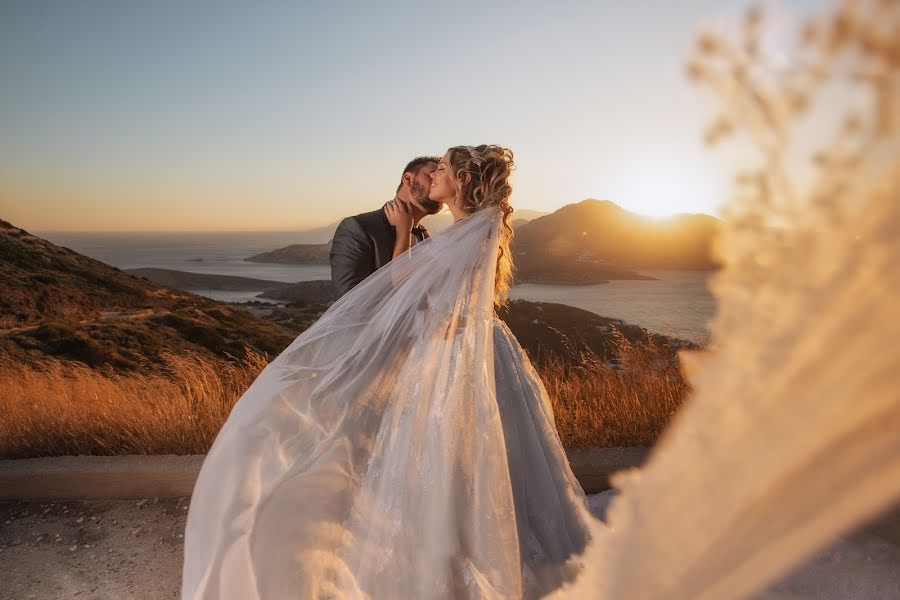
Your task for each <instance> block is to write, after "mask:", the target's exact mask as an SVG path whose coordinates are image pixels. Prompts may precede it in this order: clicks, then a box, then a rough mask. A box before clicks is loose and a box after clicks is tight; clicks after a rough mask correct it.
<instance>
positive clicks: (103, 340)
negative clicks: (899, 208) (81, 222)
mask: <svg viewBox="0 0 900 600" xmlns="http://www.w3.org/2000/svg"><path fill="white" fill-rule="evenodd" d="M0 256H2V257H3V260H2V261H0V358H6V359H11V360H13V361H26V362H40V361H41V359H42V358H43V357H46V356H53V357H57V358H60V359H64V360H78V361H81V362H84V363H86V364H88V365H91V366H111V367H115V368H123V369H144V368H156V367H158V366H160V365H161V364H163V362H164V359H163V355H164V353H166V352H174V353H179V352H188V351H190V352H196V353H198V354H200V355H202V356H208V357H210V358H214V359H227V358H228V357H229V356H230V355H233V356H242V355H243V354H244V351H245V350H246V349H251V350H254V351H256V352H259V353H267V354H269V355H273V354H276V353H278V352H279V351H281V349H283V348H284V347H285V346H286V345H287V344H288V343H290V341H291V340H292V339H293V338H294V337H295V335H296V332H295V331H293V330H291V329H290V328H287V327H284V326H282V325H280V324H277V323H272V322H268V321H264V320H261V319H257V318H255V317H253V316H251V315H250V314H249V313H247V312H245V311H242V310H240V309H237V308H234V307H231V306H229V305H227V304H222V303H219V302H216V301H213V300H209V299H206V298H202V297H200V296H196V295H194V294H191V293H188V292H184V291H179V290H176V289H172V288H168V287H164V286H161V285H157V284H154V283H152V282H150V281H148V280H145V279H141V278H138V277H134V276H132V275H129V274H128V273H125V272H123V271H121V270H119V269H117V268H115V267H111V266H109V265H107V264H104V263H102V262H99V261H96V260H93V259H91V258H88V257H86V256H83V255H81V254H78V253H77V252H73V251H72V250H69V249H67V248H63V247H60V246H56V245H54V244H52V243H50V242H48V241H46V240H44V239H41V238H39V237H37V236H34V235H31V234H29V233H28V232H27V231H24V230H22V229H19V228H17V227H14V226H13V225H11V224H10V223H7V222H6V221H2V220H0Z"/></svg>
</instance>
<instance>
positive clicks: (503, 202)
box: [449, 144, 515, 306]
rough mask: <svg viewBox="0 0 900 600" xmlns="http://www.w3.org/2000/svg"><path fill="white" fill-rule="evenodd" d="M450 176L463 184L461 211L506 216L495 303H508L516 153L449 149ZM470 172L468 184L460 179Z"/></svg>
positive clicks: (486, 148)
mask: <svg viewBox="0 0 900 600" xmlns="http://www.w3.org/2000/svg"><path fill="white" fill-rule="evenodd" d="M449 152H450V157H449V158H450V176H451V178H452V179H453V183H457V184H458V183H462V184H463V185H462V186H461V187H460V193H459V196H458V197H457V202H458V203H459V206H460V208H462V209H463V210H465V211H466V212H469V213H472V212H476V211H479V210H481V209H483V208H488V207H490V206H497V207H498V208H499V210H500V211H501V212H502V213H503V226H502V228H501V231H500V253H499V255H498V256H497V274H496V278H495V280H494V304H496V305H497V306H501V305H503V304H506V302H507V300H506V293H507V292H508V291H509V284H510V281H511V280H512V274H513V260H512V253H511V252H510V249H509V244H510V241H511V240H512V236H513V230H512V226H511V225H510V215H511V214H512V212H513V208H512V206H510V204H509V196H510V194H512V187H511V186H510V185H509V176H510V174H511V173H512V170H513V169H514V168H515V163H514V162H513V153H512V150H510V149H509V148H504V147H503V146H496V145H493V144H482V145H480V146H454V147H453V148H450V150H449ZM463 173H468V175H469V179H468V182H464V179H463V178H461V175H462V174H463Z"/></svg>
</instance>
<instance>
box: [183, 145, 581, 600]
mask: <svg viewBox="0 0 900 600" xmlns="http://www.w3.org/2000/svg"><path fill="white" fill-rule="evenodd" d="M512 167H513V155H512V152H511V151H509V150H508V149H506V148H503V147H499V146H493V145H481V146H477V147H471V146H459V147H454V148H450V149H449V150H448V151H447V153H446V154H445V155H444V157H443V159H442V160H441V162H440V164H439V166H438V169H437V171H435V173H434V174H433V176H432V177H433V182H432V186H431V192H430V198H431V199H433V200H438V201H441V202H443V203H445V204H447V205H448V207H449V209H450V212H451V214H452V215H453V217H454V220H455V223H454V224H453V225H452V226H451V227H450V228H449V229H447V230H446V231H445V232H442V233H440V234H437V235H435V236H433V237H432V238H429V239H427V240H426V241H424V242H422V243H419V244H417V245H416V246H415V247H414V248H413V249H411V250H409V251H407V252H405V253H403V254H402V255H401V256H399V257H397V258H395V259H394V260H393V261H392V262H391V263H389V264H388V265H386V266H385V267H384V268H382V269H380V270H379V271H377V272H376V273H374V274H373V275H372V276H370V277H369V278H367V279H366V280H365V281H363V282H362V283H361V284H360V285H358V286H357V287H356V288H354V289H353V290H352V291H351V292H349V293H348V294H346V295H345V296H343V297H342V298H341V299H340V300H338V301H337V302H335V303H334V304H333V305H332V306H331V307H330V308H329V309H328V311H326V312H325V314H324V315H323V316H322V317H321V318H320V319H319V320H318V322H316V323H315V324H314V325H313V326H312V327H310V328H309V329H308V330H306V331H305V332H303V333H302V334H301V335H300V336H298V337H297V338H296V339H295V340H294V341H293V342H292V343H291V344H290V346H288V348H286V349H285V350H284V351H283V352H282V353H281V354H280V355H279V356H278V357H277V358H276V359H275V360H273V361H272V362H271V363H270V364H269V365H268V367H267V368H266V369H265V370H264V371H263V372H262V373H261V374H260V376H259V377H258V378H257V379H256V381H255V382H254V383H253V384H252V385H251V386H250V388H249V389H248V390H247V391H246V392H245V393H244V395H243V396H242V397H241V398H240V400H239V401H238V402H237V404H236V405H235V407H234V409H233V410H232V412H231V414H230V416H229V418H228V420H227V421H226V423H225V425H224V426H223V427H222V430H221V431H220V432H219V434H218V436H217V438H216V440H215V442H214V443H213V445H212V447H211V448H210V451H209V453H208V454H207V457H206V459H205V461H204V463H203V466H202V469H201V471H200V474H199V477H198V479H197V482H196V486H195V488H194V493H193V496H192V498H191V504H190V510H189V512H188V517H187V526H186V531H185V549H184V569H183V580H182V590H181V595H182V598H184V599H192V600H193V599H201V598H202V599H206V598H208V599H213V598H215V599H231V598H234V599H241V600H246V599H262V600H272V599H278V598H372V599H379V598H385V599H398V598H537V597H540V596H543V595H545V594H548V593H551V592H552V591H553V590H555V589H558V588H560V587H561V586H563V585H564V584H567V583H569V582H571V581H572V580H574V578H575V577H576V575H577V568H576V566H577V557H578V555H579V554H580V553H582V552H583V551H584V549H585V547H586V545H587V543H588V539H589V537H590V534H589V531H590V522H591V521H592V517H591V516H590V514H589V513H588V510H587V505H586V501H585V496H584V493H583V492H582V490H581V488H580V487H579V485H578V482H577V480H576V479H575V477H574V476H573V474H572V472H571V470H570V468H569V466H568V462H567V460H566V455H565V453H564V451H563V448H562V446H561V444H560V441H559V438H558V436H557V433H556V430H555V427H554V424H553V414H552V409H551V407H550V403H549V400H548V397H547V393H546V391H545V389H544V387H543V385H542V383H541V380H540V378H539V377H538V375H537V373H536V372H535V370H534V369H533V367H532V366H531V364H530V362H529V361H528V358H527V356H526V355H525V353H524V352H523V351H522V348H521V347H520V346H519V344H518V343H517V341H516V340H515V338H514V337H513V335H512V333H511V332H510V330H509V329H508V328H507V327H506V325H505V324H504V323H503V322H502V321H500V320H499V319H498V318H497V317H496V315H495V313H494V306H495V305H496V304H498V303H500V302H502V300H501V299H502V298H503V297H504V296H505V293H506V291H507V289H508V286H509V279H510V275H511V271H512V260H511V255H510V250H509V242H510V239H511V234H512V229H511V227H510V225H509V219H510V214H511V213H512V207H511V206H510V204H509V197H510V193H511V187H510V184H509V176H510V172H511V170H512ZM395 218H396V217H395ZM399 221H400V222H403V220H402V218H401V219H399Z"/></svg>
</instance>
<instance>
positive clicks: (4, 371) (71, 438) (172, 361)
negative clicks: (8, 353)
mask: <svg viewBox="0 0 900 600" xmlns="http://www.w3.org/2000/svg"><path fill="white" fill-rule="evenodd" d="M165 360H166V363H167V370H166V372H165V373H160V374H154V375H141V374H127V375H122V374H116V373H112V372H102V371H99V370H95V369H92V368H90V367H87V366H82V365H80V364H79V363H71V362H69V363H62V362H58V361H54V360H48V361H47V362H46V363H44V364H43V365H42V366H41V367H33V366H22V365H16V364H13V363H7V364H3V365H0V457H3V458H27V457H35V456H62V455H78V454H95V455H113V454H196V453H205V452H206V450H207V449H208V448H209V446H210V444H211V443H212V441H213V439H214V438H215V436H216V433H217V432H218V430H219V428H220V427H221V426H222V423H224V422H225V419H226V417H227V416H228V413H229V412H230V411H231V407H232V406H233V405H234V403H235V402H237V400H238V398H240V396H241V394H242V393H243V391H244V390H245V389H247V387H248V386H249V385H250V383H252V382H253V380H254V379H255V378H256V376H257V375H258V374H259V372H260V371H262V369H263V368H264V367H265V365H266V361H265V359H264V358H263V357H262V356H260V355H258V354H248V356H247V357H246V358H245V359H244V360H243V361H240V362H233V363H225V362H224V361H218V362H213V361H210V360H208V359H204V358H202V357H200V356H198V355H187V356H184V355H181V356H176V355H168V356H166V357H165Z"/></svg>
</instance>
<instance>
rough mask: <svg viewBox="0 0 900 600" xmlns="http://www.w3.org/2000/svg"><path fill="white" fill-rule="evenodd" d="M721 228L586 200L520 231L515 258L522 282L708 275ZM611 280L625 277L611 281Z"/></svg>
mask: <svg viewBox="0 0 900 600" xmlns="http://www.w3.org/2000/svg"><path fill="white" fill-rule="evenodd" d="M719 227H720V222H719V221H718V219H715V218H714V217H711V216H709V215H702V214H684V215H676V216H673V217H670V218H668V219H651V218H648V217H644V216H641V215H638V214H635V213H632V212H629V211H627V210H625V209H623V208H621V207H619V206H617V205H616V204H614V203H612V202H609V201H602V200H584V201H582V202H579V203H577V204H569V205H567V206H564V207H562V208H560V209H559V210H557V211H556V212H554V213H552V214H550V215H547V216H544V217H540V218H538V219H535V220H533V221H530V222H529V223H527V224H525V225H523V226H521V227H519V228H518V229H517V230H516V232H515V238H514V239H513V245H512V250H513V255H514V258H515V262H516V266H517V267H518V269H519V280H520V281H539V280H541V279H540V277H541V276H542V275H545V276H548V277H553V276H556V277H557V278H559V273H560V270H561V269H562V270H563V271H564V272H569V273H571V274H572V276H573V277H575V278H576V280H575V281H573V283H578V282H579V281H578V280H577V277H579V276H581V277H585V276H586V274H590V273H594V272H596V273H597V274H598V275H597V276H598V277H602V275H603V274H604V273H606V272H612V273H615V272H617V271H618V272H620V273H628V272H633V270H636V269H712V268H714V267H715V265H714V262H713V259H712V256H711V246H712V242H713V239H714V237H715V235H716V234H717V232H718V230H719ZM608 278H609V279H621V278H623V277H619V276H615V275H613V276H610V277H608Z"/></svg>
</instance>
